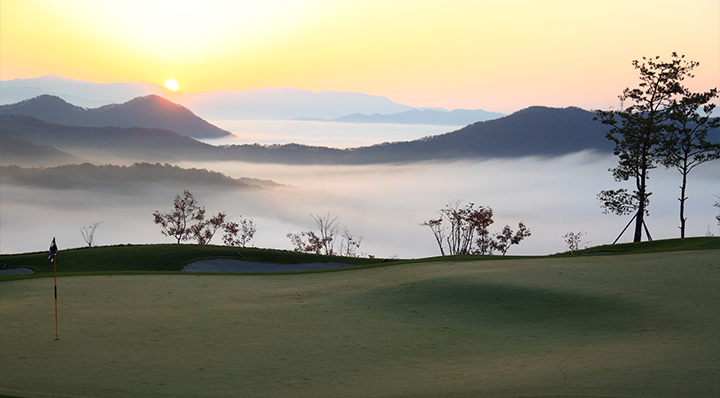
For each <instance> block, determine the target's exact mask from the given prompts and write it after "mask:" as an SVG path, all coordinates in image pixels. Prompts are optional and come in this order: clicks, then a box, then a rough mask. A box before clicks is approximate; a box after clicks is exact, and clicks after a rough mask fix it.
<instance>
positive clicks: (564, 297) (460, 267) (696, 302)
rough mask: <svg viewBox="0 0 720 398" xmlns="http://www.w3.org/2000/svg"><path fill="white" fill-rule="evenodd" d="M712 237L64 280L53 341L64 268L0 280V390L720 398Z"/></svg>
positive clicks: (716, 263)
mask: <svg viewBox="0 0 720 398" xmlns="http://www.w3.org/2000/svg"><path fill="white" fill-rule="evenodd" d="M707 242H710V243H709V245H710V246H711V247H710V248H709V249H708V248H707V247H705V249H704V250H684V251H683V250H677V251H662V250H660V251H657V250H650V251H647V252H645V251H642V250H640V251H638V252H630V253H627V254H597V255H584V256H581V255H578V256H570V255H568V256H548V257H541V258H505V259H502V258H490V259H487V258H483V259H479V258H478V259H475V260H473V259H472V258H466V257H463V258H450V257H448V258H436V259H431V260H424V261H420V260H418V261H397V262H387V263H385V264H386V265H385V266H369V267H366V268H358V269H349V270H343V271H337V272H316V273H299V274H267V275H256V274H252V275H250V274H213V273H209V274H208V273H204V274H200V273H181V272H167V273H142V272H136V273H121V272H120V273H110V272H109V273H108V274H91V273H86V274H83V273H82V272H78V273H73V274H71V275H63V274H60V275H59V277H58V279H57V285H58V315H59V336H60V339H59V340H57V341H56V340H55V318H54V301H53V299H54V297H53V278H52V277H50V278H46V277H40V278H38V277H37V276H36V277H26V276H14V277H12V278H9V277H3V278H0V396H11V397H23V398H34V397H308V398H309V397H313V398H317V397H423V398H424V397H428V398H429V397H449V398H453V397H646V398H649V397H656V398H660V397H668V398H669V397H673V398H675V397H690V398H692V397H698V398H700V397H703V398H704V397H718V396H720V246H718V245H717V242H720V240H717V238H715V239H713V240H708V241H707ZM181 246H184V245H181ZM712 247H715V248H714V249H713V248H712ZM131 249H132V248H128V250H131ZM95 250H98V252H97V253H101V252H102V250H103V249H102V248H98V249H95ZM107 250H109V249H107ZM182 250H189V249H187V248H183V249H182ZM66 253H69V251H68V252H66ZM81 253H83V256H86V257H88V258H92V256H91V254H92V251H91V250H87V251H82V252H81ZM39 255H40V254H38V256H39ZM63 255H64V253H61V254H60V256H63ZM99 255H101V254H99ZM288 255H289V254H288ZM258 256H259V254H258ZM189 257H192V256H188V260H187V262H190V261H191V260H193V259H192V258H189ZM247 257H248V256H244V257H243V258H247ZM17 258H18V257H17V256H16V257H12V258H10V257H7V258H6V260H8V261H10V260H13V261H20V260H17ZM65 258H67V257H65ZM60 261H67V260H63V257H60ZM173 261H174V260H173ZM266 261H267V260H266ZM45 262H47V260H45ZM179 263H182V261H179V260H178V264H179ZM366 265H372V264H371V263H370V262H367V263H366ZM178 266H179V267H181V265H178ZM103 270H105V268H103ZM49 275H50V276H51V275H52V274H49Z"/></svg>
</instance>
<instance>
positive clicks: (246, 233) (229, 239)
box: [223, 218, 257, 247]
mask: <svg viewBox="0 0 720 398" xmlns="http://www.w3.org/2000/svg"><path fill="white" fill-rule="evenodd" d="M224 230H225V235H223V242H224V243H225V244H226V245H228V246H239V247H247V245H248V244H249V243H250V242H252V240H253V239H254V237H255V232H257V227H256V226H255V222H254V221H253V219H252V218H250V219H247V218H241V219H240V223H236V222H234V221H230V222H227V223H225V226H224Z"/></svg>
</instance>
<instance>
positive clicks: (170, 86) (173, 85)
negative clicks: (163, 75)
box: [165, 79, 180, 91]
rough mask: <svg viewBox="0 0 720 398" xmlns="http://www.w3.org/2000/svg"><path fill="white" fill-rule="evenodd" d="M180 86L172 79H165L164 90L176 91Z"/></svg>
mask: <svg viewBox="0 0 720 398" xmlns="http://www.w3.org/2000/svg"><path fill="white" fill-rule="evenodd" d="M179 87H180V86H178V82H176V81H175V80H174V79H167V80H166V81H165V88H166V89H168V90H172V91H177V89H178V88H179Z"/></svg>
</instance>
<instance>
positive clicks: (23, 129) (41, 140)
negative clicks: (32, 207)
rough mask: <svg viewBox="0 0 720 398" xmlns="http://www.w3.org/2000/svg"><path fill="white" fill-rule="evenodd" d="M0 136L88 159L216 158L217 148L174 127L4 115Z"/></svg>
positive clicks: (162, 159) (160, 159) (173, 159)
mask: <svg viewBox="0 0 720 398" xmlns="http://www.w3.org/2000/svg"><path fill="white" fill-rule="evenodd" d="M0 136H3V137H12V138H15V139H19V140H24V141H29V142H33V143H35V144H39V145H52V146H54V147H55V148H58V149H60V150H63V151H67V152H70V153H72V154H74V155H76V156H81V157H83V158H85V159H89V160H96V161H105V159H109V158H124V159H130V160H135V161H140V160H142V161H151V162H164V161H177V160H185V159H190V160H193V159H198V160H200V159H203V160H204V159H212V158H213V154H215V153H216V149H217V148H216V147H214V146H212V145H208V144H204V143H202V142H199V141H196V140H194V139H192V138H190V137H185V136H181V135H179V134H177V133H175V132H173V131H170V130H161V129H148V128H141V127H131V128H123V127H78V126H65V125H60V124H55V123H47V122H44V121H42V120H38V119H35V118H33V117H29V116H2V118H1V119H0Z"/></svg>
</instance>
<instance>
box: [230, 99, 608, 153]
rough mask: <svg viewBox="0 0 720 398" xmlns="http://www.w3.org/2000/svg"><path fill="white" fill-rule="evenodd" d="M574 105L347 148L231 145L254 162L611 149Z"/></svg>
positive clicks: (598, 127) (599, 128)
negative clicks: (432, 134) (399, 139)
mask: <svg viewBox="0 0 720 398" xmlns="http://www.w3.org/2000/svg"><path fill="white" fill-rule="evenodd" d="M594 116H595V114H594V113H592V112H588V111H585V110H582V109H580V108H572V107H571V108H563V109H560V108H547V107H532V108H528V109H524V110H521V111H518V112H516V113H513V114H512V115H509V116H505V117H503V118H499V119H494V120H488V121H485V122H478V123H474V124H472V125H469V126H466V127H464V128H462V129H460V130H457V131H453V132H449V133H445V134H441V135H436V136H430V137H426V138H423V139H420V140H415V141H403V142H393V143H383V144H378V145H373V146H369V147H361V148H352V149H345V150H339V149H332V148H322V147H306V146H301V145H297V144H290V145H274V146H260V145H242V146H234V147H232V149H233V152H234V153H235V155H236V156H238V154H242V157H243V158H244V159H252V161H257V162H278V161H279V162H282V163H325V164H332V163H345V164H371V163H392V162H415V161H425V160H452V159H468V158H495V157H509V158H512V157H522V156H560V155H564V154H568V153H573V152H579V151H582V150H595V151H599V152H607V153H611V152H612V150H613V148H614V145H613V144H612V142H610V141H609V140H607V138H605V135H606V134H607V132H608V127H607V126H605V125H603V124H602V123H600V122H597V121H593V117H594Z"/></svg>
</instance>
